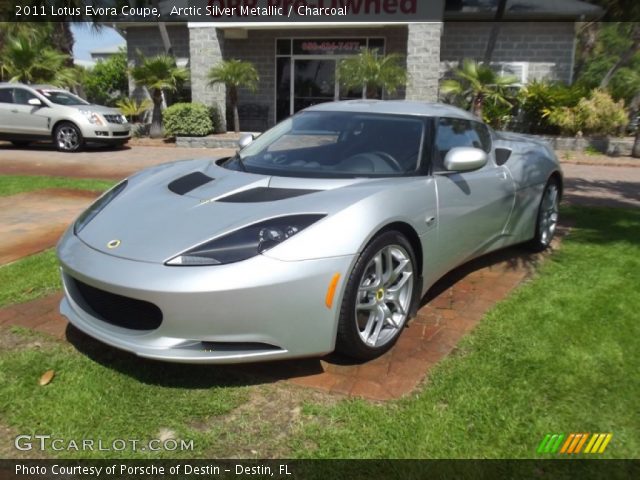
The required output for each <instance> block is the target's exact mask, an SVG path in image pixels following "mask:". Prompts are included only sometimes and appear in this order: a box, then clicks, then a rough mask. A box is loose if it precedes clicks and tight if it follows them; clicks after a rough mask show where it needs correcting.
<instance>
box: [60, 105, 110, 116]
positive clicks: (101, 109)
mask: <svg viewBox="0 0 640 480" xmlns="http://www.w3.org/2000/svg"><path fill="white" fill-rule="evenodd" d="M54 107H55V108H56V109H58V110H59V109H69V111H74V112H77V111H80V110H90V111H92V112H96V113H100V114H103V115H104V114H106V115H122V112H120V110H118V109H117V108H112V107H105V106H104V105H94V104H89V105H58V104H54Z"/></svg>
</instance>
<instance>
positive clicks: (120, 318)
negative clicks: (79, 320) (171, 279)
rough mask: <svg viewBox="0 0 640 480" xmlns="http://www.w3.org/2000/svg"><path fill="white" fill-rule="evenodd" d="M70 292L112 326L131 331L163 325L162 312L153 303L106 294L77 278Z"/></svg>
mask: <svg viewBox="0 0 640 480" xmlns="http://www.w3.org/2000/svg"><path fill="white" fill-rule="evenodd" d="M67 278H69V280H70V282H71V283H72V284H73V285H72V287H74V288H71V289H70V290H72V293H75V294H76V295H75V296H77V297H79V298H76V300H80V303H81V304H84V306H86V307H89V309H91V312H89V313H91V314H93V315H94V316H96V317H97V318H99V319H100V320H102V321H103V322H107V323H109V324H111V325H115V326H117V327H122V328H128V329H130V330H155V329H156V328H158V327H159V326H160V324H161V323H162V311H161V310H160V309H159V308H158V307H157V306H156V305H154V304H153V303H150V302H145V301H144V300H137V299H135V298H129V297H124V296H122V295H116V294H115V293H110V292H105V291H104V290H100V289H99V288H95V287H92V286H91V285H87V284H86V283H83V282H81V281H79V280H76V279H75V278H71V277H67Z"/></svg>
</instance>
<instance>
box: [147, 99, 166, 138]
mask: <svg viewBox="0 0 640 480" xmlns="http://www.w3.org/2000/svg"><path fill="white" fill-rule="evenodd" d="M149 136H150V137H151V138H162V136H163V132H162V90H160V89H158V88H156V89H155V90H154V91H153V113H152V114H151V128H150V130H149Z"/></svg>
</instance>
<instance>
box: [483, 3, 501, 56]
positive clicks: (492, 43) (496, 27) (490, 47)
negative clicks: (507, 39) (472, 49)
mask: <svg viewBox="0 0 640 480" xmlns="http://www.w3.org/2000/svg"><path fill="white" fill-rule="evenodd" d="M506 9H507V0H499V2H498V9H497V10H496V16H495V21H494V22H493V25H492V26H491V32H490V33H489V39H488V40H487V48H486V50H485V51H484V60H483V63H484V64H485V65H489V64H490V63H491V57H493V51H494V50H495V49H496V43H497V42H498V35H499V34H500V21H501V20H502V19H503V18H504V12H505V11H506Z"/></svg>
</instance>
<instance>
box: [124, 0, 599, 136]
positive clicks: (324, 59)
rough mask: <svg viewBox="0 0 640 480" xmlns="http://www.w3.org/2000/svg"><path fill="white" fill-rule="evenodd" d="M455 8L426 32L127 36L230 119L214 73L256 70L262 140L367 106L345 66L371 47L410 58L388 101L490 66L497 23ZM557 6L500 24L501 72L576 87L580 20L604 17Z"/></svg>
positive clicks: (426, 94)
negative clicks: (171, 58)
mask: <svg viewBox="0 0 640 480" xmlns="http://www.w3.org/2000/svg"><path fill="white" fill-rule="evenodd" d="M518 1H520V2H524V1H527V0H511V4H512V6H513V5H516V6H517V2H518ZM529 1H530V0H529ZM454 3H455V4H456V5H457V6H458V7H459V8H456V9H455V10H454V11H451V12H449V13H447V11H445V12H443V17H442V21H430V22H421V23H413V22H402V23H395V22H388V23H385V22H378V23H376V24H374V25H371V24H361V23H342V24H341V23H332V24H327V23H324V24H313V25H310V24H304V25H299V24H287V25H281V24H264V23H260V24H237V23H202V22H193V23H184V24H166V26H165V25H163V26H161V27H160V28H159V27H158V26H156V25H154V26H149V25H135V26H130V27H128V28H127V32H126V38H127V51H128V52H129V57H130V60H131V61H132V62H134V61H136V55H137V54H138V53H137V52H140V53H142V54H143V55H147V56H148V55H154V54H158V53H163V52H166V51H169V52H170V53H172V54H173V55H175V56H176V58H177V59H178V63H179V64H183V65H188V67H189V69H190V72H191V80H190V87H191V98H192V100H193V101H194V102H202V103H204V104H207V105H217V106H218V107H219V108H220V111H221V112H223V114H224V113H225V112H226V103H227V98H226V91H225V87H224V86H223V85H215V86H209V85H208V84H207V78H206V77H207V72H208V71H209V69H210V68H211V67H212V66H213V65H216V64H217V63H219V62H220V61H222V60H226V59H241V60H245V61H249V62H251V63H252V64H253V65H254V66H255V67H256V69H257V71H258V74H259V76H260V82H259V86H258V89H257V91H255V92H249V91H243V90H241V91H240V95H239V97H240V102H239V103H240V107H239V110H240V121H241V122H240V123H241V125H242V128H243V129H244V130H248V131H262V130H265V129H266V128H268V127H270V126H272V125H274V124H275V123H277V122H278V121H280V120H282V119H284V118H286V117H288V116H290V115H292V114H293V113H295V112H297V111H299V110H301V109H303V108H305V107H307V106H309V105H312V104H314V103H320V102H325V101H333V100H344V99H352V98H361V97H362V92H361V91H346V90H345V89H344V88H343V87H342V86H341V85H340V82H339V81H338V79H337V65H338V62H339V61H340V60H341V59H342V58H345V57H348V56H350V55H355V54H357V53H359V52H360V51H361V50H362V49H363V48H368V49H371V50H374V51H377V52H380V53H383V54H389V53H397V54H400V56H401V57H402V58H403V62H404V63H405V67H406V68H407V71H408V74H409V79H408V83H407V85H406V88H404V89H402V90H401V91H398V92H396V93H395V94H394V95H393V96H391V95H388V94H386V93H383V95H384V98H405V99H412V100H424V101H436V100H437V99H438V84H439V81H440V79H441V78H442V77H443V76H444V75H445V74H446V72H447V71H448V70H449V69H451V68H452V67H454V66H456V65H457V64H458V63H459V62H460V61H461V60H462V59H464V58H472V59H482V58H483V55H484V51H485V48H486V44H487V39H488V38H489V35H490V30H491V28H492V23H491V22H486V21H470V20H471V19H473V18H474V15H475V16H477V17H478V18H479V19H480V20H482V16H481V15H479V14H478V12H477V11H475V10H473V9H471V10H470V11H465V10H464V2H454ZM548 3H549V2H547V4H548ZM553 3H554V7H553V8H552V9H551V10H548V11H547V10H545V11H542V12H541V11H538V12H535V13H536V16H535V18H536V20H529V21H527V18H526V17H517V21H512V22H509V21H507V22H503V23H501V25H500V30H499V35H498V38H497V42H496V46H495V50H494V53H493V56H492V64H494V67H495V68H496V69H498V70H499V71H501V72H504V73H509V74H511V75H515V76H516V77H517V79H518V81H519V83H522V84H526V83H528V82H530V81H532V80H534V79H551V80H559V81H563V82H567V83H570V82H571V80H572V71H573V65H574V52H575V38H576V21H577V20H579V19H580V18H584V16H585V15H589V14H593V12H594V11H596V10H597V9H595V7H593V6H591V5H588V4H585V3H583V2H580V1H577V0H556V2H553ZM567 3H568V4H569V5H567ZM447 5H449V2H447ZM569 7H571V8H569ZM546 8H547V9H549V8H550V7H546ZM529 16H531V13H529ZM541 19H542V20H541ZM543 20H546V21H543ZM550 20H553V21H550Z"/></svg>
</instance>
